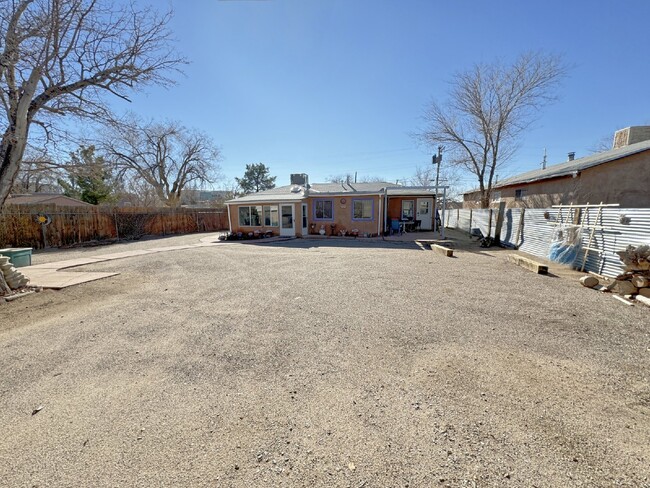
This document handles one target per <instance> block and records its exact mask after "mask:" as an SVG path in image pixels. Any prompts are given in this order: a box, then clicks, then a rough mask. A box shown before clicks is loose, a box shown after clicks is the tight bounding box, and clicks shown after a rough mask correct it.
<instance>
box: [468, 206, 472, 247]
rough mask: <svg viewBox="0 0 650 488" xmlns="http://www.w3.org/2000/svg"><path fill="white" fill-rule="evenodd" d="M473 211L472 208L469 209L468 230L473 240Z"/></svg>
mask: <svg viewBox="0 0 650 488" xmlns="http://www.w3.org/2000/svg"><path fill="white" fill-rule="evenodd" d="M472 210H473V209H471V208H470V209H469V229H467V233H468V234H469V238H470V239H471V238H472Z"/></svg>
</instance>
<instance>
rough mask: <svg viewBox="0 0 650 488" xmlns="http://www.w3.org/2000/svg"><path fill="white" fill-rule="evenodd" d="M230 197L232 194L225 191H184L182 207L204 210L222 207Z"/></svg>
mask: <svg viewBox="0 0 650 488" xmlns="http://www.w3.org/2000/svg"><path fill="white" fill-rule="evenodd" d="M230 196H232V192H229V191H225V190H183V192H182V193H181V206H183V207H201V208H202V207H210V206H214V205H216V204H219V205H221V204H223V202H224V201H225V200H226V199H227V198H228V197H230Z"/></svg>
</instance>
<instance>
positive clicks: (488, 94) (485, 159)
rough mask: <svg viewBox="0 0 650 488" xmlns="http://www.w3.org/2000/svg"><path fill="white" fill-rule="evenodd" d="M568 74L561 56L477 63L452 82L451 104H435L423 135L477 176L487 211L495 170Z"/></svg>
mask: <svg viewBox="0 0 650 488" xmlns="http://www.w3.org/2000/svg"><path fill="white" fill-rule="evenodd" d="M565 73H566V67H565V65H564V64H563V63H562V61H561V59H560V58H559V57H557V56H552V55H543V54H539V53H527V54H523V55H521V56H520V57H519V58H518V59H517V60H516V61H515V62H514V63H513V64H512V65H510V66H504V65H502V64H500V63H494V64H489V65H487V64H477V65H475V66H474V67H473V68H471V69H470V70H468V71H465V72H461V73H458V74H457V75H455V76H454V77H453V78H452V80H451V92H450V94H449V100H448V101H447V103H445V104H444V105H440V104H438V103H436V102H432V104H431V106H430V107H429V108H428V110H427V111H426V114H425V120H426V122H427V127H426V129H425V130H424V131H423V132H422V133H421V134H419V136H420V137H421V138H422V139H423V140H424V141H425V142H426V143H427V144H430V145H431V146H436V145H438V144H444V145H445V147H446V148H447V150H448V152H447V153H446V159H447V161H449V163H451V164H454V165H457V166H459V167H461V168H463V169H465V170H467V171H469V172H471V173H472V174H474V175H475V176H476V177H477V180H478V185H479V189H480V192H481V206H482V207H483V208H487V206H488V205H489V203H490V193H491V192H492V186H493V184H494V179H495V172H496V170H497V168H499V167H500V166H502V165H503V164H505V163H507V162H508V160H509V159H510V158H511V157H512V156H513V154H514V152H515V150H516V147H517V146H516V144H517V139H518V137H519V136H520V135H521V133H522V132H523V131H524V130H526V129H527V128H528V127H529V126H530V124H531V122H532V121H533V120H534V118H535V116H536V114H537V113H538V112H539V111H540V110H541V109H542V108H543V107H544V106H545V105H547V104H549V103H551V102H553V101H555V100H556V98H557V97H556V95H555V90H556V88H557V85H558V84H559V82H560V80H561V79H562V78H563V76H564V75H565Z"/></svg>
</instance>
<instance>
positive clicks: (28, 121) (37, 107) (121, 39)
mask: <svg viewBox="0 0 650 488" xmlns="http://www.w3.org/2000/svg"><path fill="white" fill-rule="evenodd" d="M170 18H171V12H166V13H163V14H158V13H157V12H156V11H154V10H152V9H150V8H145V9H137V8H136V7H135V6H134V4H128V5H126V6H124V7H121V8H118V7H115V6H114V4H113V3H112V2H110V0H0V109H1V110H2V113H3V114H4V116H5V124H6V125H5V130H4V132H3V135H2V143H1V145H0V207H1V206H2V205H3V204H4V201H5V199H6V197H7V195H8V193H9V190H10V188H11V186H12V184H13V181H14V179H15V178H16V175H17V174H18V170H19V167H20V162H21V159H22V156H23V153H24V150H25V146H26V144H27V141H28V139H29V137H30V135H29V132H30V127H31V125H32V123H33V122H34V121H35V119H36V117H37V116H38V117H39V123H40V125H41V126H42V127H50V125H49V124H50V121H51V120H54V118H58V117H61V116H66V115H71V116H77V117H91V118H93V119H95V120H97V119H110V118H111V115H110V112H109V109H108V106H107V105H106V101H105V98H104V97H105V95H107V94H108V95H112V96H117V97H119V98H122V99H124V100H128V99H129V98H128V95H129V92H131V91H132V90H134V89H136V88H139V87H142V86H146V85H149V84H163V85H168V84H171V83H173V82H172V80H171V78H169V77H168V75H169V73H170V72H173V71H175V70H178V69H179V67H180V66H182V65H183V64H184V63H185V60H184V59H183V58H181V57H180V56H179V55H177V54H176V53H175V52H174V50H173V49H172V48H171V47H170V46H171V34H170V31H169V29H168V27H167V26H168V23H169V20H170Z"/></svg>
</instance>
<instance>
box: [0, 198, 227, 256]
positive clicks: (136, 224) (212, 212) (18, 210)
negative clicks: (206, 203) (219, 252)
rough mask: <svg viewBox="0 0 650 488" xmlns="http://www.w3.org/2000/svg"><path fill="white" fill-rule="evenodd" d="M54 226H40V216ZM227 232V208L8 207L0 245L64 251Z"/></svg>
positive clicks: (0, 221) (0, 214)
mask: <svg viewBox="0 0 650 488" xmlns="http://www.w3.org/2000/svg"><path fill="white" fill-rule="evenodd" d="M39 214H40V215H43V214H45V215H47V216H49V217H50V219H51V222H50V224H48V225H44V226H43V225H41V224H39V223H38V222H37V221H36V217H37V216H38V215H39ZM226 229H228V212H227V210H226V209H225V208H191V209H190V208H177V209H174V208H136V207H119V208H117V207H116V208H111V207H60V206H52V205H7V206H5V207H4V209H2V211H0V247H33V248H35V249H40V248H43V247H61V246H67V245H72V244H78V243H83V242H88V241H93V240H105V239H115V238H122V239H137V238H139V237H141V236H143V235H162V236H164V235H170V234H186V233H190V232H213V231H220V230H226Z"/></svg>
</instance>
